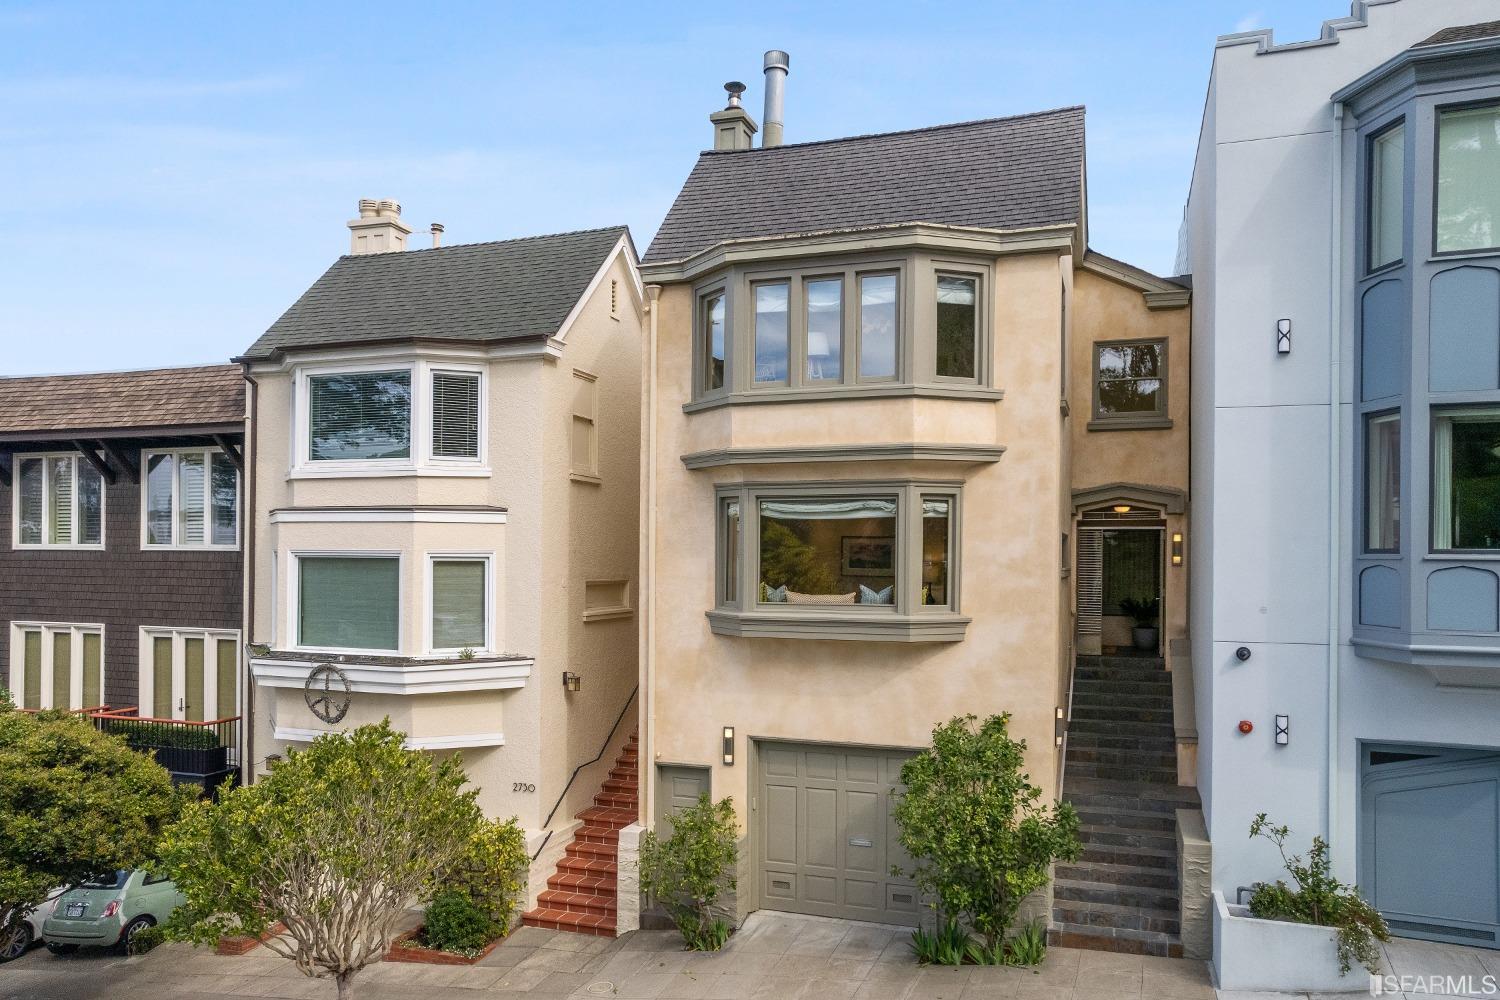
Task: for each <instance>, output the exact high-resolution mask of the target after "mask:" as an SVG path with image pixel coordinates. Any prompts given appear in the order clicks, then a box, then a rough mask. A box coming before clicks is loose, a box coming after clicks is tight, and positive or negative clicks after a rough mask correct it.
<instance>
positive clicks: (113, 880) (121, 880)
mask: <svg viewBox="0 0 1500 1000" xmlns="http://www.w3.org/2000/svg"><path fill="white" fill-rule="evenodd" d="M129 877H130V872H128V871H118V872H115V873H113V874H111V875H96V876H95V877H94V878H91V879H89V880H88V881H87V882H85V883H83V885H81V886H79V888H80V889H119V888H122V887H123V886H124V885H125V880H126V879H128V878H129Z"/></svg>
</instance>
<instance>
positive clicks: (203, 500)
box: [142, 448, 240, 548]
mask: <svg viewBox="0 0 1500 1000" xmlns="http://www.w3.org/2000/svg"><path fill="white" fill-rule="evenodd" d="M143 458H144V462H145V469H146V476H145V479H144V481H143V484H142V485H143V489H144V491H145V500H146V516H145V520H144V523H143V525H142V536H143V538H142V542H143V544H144V545H145V546H146V547H148V548H157V547H168V546H170V547H174V548H234V547H235V546H236V545H238V544H239V508H240V503H239V500H240V497H239V493H240V475H239V470H238V469H237V468H235V465H234V460H233V459H231V458H230V457H229V456H228V455H226V454H225V453H224V452H222V451H220V450H219V449H217V448H191V449H189V448H177V449H172V450H170V451H148V452H146V453H145V455H144V456H143Z"/></svg>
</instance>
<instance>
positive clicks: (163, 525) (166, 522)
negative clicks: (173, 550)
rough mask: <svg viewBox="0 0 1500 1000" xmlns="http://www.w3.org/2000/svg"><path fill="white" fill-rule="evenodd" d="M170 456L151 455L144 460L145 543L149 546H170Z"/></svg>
mask: <svg viewBox="0 0 1500 1000" xmlns="http://www.w3.org/2000/svg"><path fill="white" fill-rule="evenodd" d="M173 478H174V471H173V462H172V456H171V455H152V456H150V457H148V458H147V459H146V542H147V544H149V545H171V544H172V480H173Z"/></svg>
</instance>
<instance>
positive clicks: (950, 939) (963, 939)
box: [911, 917, 975, 965]
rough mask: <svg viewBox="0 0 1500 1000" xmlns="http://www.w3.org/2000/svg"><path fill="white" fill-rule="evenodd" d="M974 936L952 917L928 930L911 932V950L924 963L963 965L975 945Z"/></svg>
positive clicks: (920, 929) (918, 929)
mask: <svg viewBox="0 0 1500 1000" xmlns="http://www.w3.org/2000/svg"><path fill="white" fill-rule="evenodd" d="M974 944H975V942H974V938H973V936H972V935H971V934H970V933H969V932H968V931H966V930H965V929H964V926H963V925H962V924H960V923H959V922H958V921H957V920H954V919H952V918H951V917H950V918H949V919H947V920H940V921H938V925H937V927H935V928H933V929H932V930H930V931H929V930H928V929H927V928H925V927H918V928H917V929H916V930H914V931H912V932H911V950H912V953H913V954H914V955H916V957H917V961H918V962H919V963H921V964H922V965H962V964H963V963H964V959H965V958H967V957H968V956H969V953H970V949H971V948H972V947H973V946H974Z"/></svg>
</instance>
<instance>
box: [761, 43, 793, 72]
mask: <svg viewBox="0 0 1500 1000" xmlns="http://www.w3.org/2000/svg"><path fill="white" fill-rule="evenodd" d="M764 68H765V69H782V70H786V71H787V72H788V73H790V72H791V71H792V57H791V56H789V55H787V54H786V53H785V52H783V51H782V50H781V49H768V50H767V51H766V58H765V63H764Z"/></svg>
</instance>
